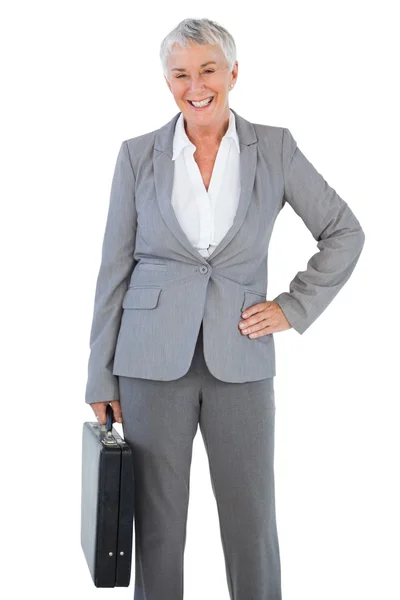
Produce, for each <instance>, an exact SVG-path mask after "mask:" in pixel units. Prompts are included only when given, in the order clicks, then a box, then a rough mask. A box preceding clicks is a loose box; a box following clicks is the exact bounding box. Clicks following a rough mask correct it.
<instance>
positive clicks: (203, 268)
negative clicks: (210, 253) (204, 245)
mask: <svg viewBox="0 0 400 600" xmlns="http://www.w3.org/2000/svg"><path fill="white" fill-rule="evenodd" d="M207 272H208V267H204V266H203V267H200V273H207Z"/></svg>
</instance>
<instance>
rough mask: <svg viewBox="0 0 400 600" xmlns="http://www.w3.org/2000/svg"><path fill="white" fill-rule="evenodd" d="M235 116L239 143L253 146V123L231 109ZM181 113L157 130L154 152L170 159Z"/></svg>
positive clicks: (254, 140) (255, 140) (255, 136)
mask: <svg viewBox="0 0 400 600" xmlns="http://www.w3.org/2000/svg"><path fill="white" fill-rule="evenodd" d="M230 110H231V111H232V112H233V114H234V115H235V120H236V131H237V134H238V138H239V143H240V144H241V145H243V146H250V145H251V144H255V143H256V142H257V135H256V131H255V128H254V125H253V123H250V121H247V119H244V118H243V117H241V116H240V115H238V114H237V112H236V111H234V110H233V108H231V109H230ZM180 115H181V112H178V113H177V114H176V115H175V116H174V117H173V118H172V119H171V120H170V121H168V123H166V124H165V125H163V126H162V127H160V129H158V130H157V134H156V139H155V144H154V147H155V149H156V150H160V152H164V153H165V154H167V155H168V156H169V157H170V158H171V159H172V156H173V141H174V132H175V125H176V122H177V120H178V119H179V117H180Z"/></svg>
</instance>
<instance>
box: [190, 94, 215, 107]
mask: <svg viewBox="0 0 400 600" xmlns="http://www.w3.org/2000/svg"><path fill="white" fill-rule="evenodd" d="M208 97H209V98H210V96H208ZM204 100H206V98H204ZM213 100H214V96H212V97H211V101H210V102H209V103H208V104H206V105H205V106H200V107H197V106H193V104H192V101H191V100H188V101H187V102H188V104H190V106H191V107H192V108H193V109H194V110H204V109H206V108H208V107H209V106H211V104H212V103H213ZM195 102H201V100H195Z"/></svg>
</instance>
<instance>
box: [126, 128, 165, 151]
mask: <svg viewBox="0 0 400 600" xmlns="http://www.w3.org/2000/svg"><path fill="white" fill-rule="evenodd" d="M157 131H158V129H154V130H153V131H149V132H148V133H143V134H142V135H137V136H135V137H132V138H128V139H126V140H124V142H123V143H125V144H126V145H127V146H128V149H129V151H132V152H133V151H134V152H138V151H139V152H141V151H145V150H146V149H147V148H151V147H152V146H153V145H154V140H155V138H156V135H157Z"/></svg>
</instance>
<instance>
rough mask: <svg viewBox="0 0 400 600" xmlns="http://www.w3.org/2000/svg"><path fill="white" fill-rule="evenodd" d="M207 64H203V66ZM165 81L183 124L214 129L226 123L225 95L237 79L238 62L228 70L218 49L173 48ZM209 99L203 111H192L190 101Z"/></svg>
mask: <svg viewBox="0 0 400 600" xmlns="http://www.w3.org/2000/svg"><path fill="white" fill-rule="evenodd" d="M206 63H207V64H206ZM167 66H168V73H167V77H165V80H166V82H167V85H168V87H169V89H170V91H171V93H172V94H173V96H174V100H175V102H176V104H177V105H178V107H179V110H180V111H181V112H182V113H183V117H184V119H185V121H186V122H187V124H189V126H190V125H193V126H195V127H197V126H200V127H201V126H210V125H211V126H212V125H215V126H217V127H218V125H219V124H220V123H221V122H223V121H224V120H226V119H229V102H228V95H229V91H230V89H231V88H230V86H231V85H232V84H233V85H234V84H235V82H236V79H237V75H238V62H237V61H236V62H235V65H234V68H233V70H232V71H229V70H228V65H227V63H226V59H225V56H224V54H223V52H222V50H221V49H220V48H219V46H214V45H196V44H193V45H190V47H189V48H183V47H182V46H178V45H177V44H175V46H174V47H173V48H172V52H171V53H170V54H169V56H168V62H167ZM210 97H212V100H211V103H210V104H209V105H208V106H206V107H204V108H195V107H194V106H193V105H192V104H191V102H190V101H193V100H194V101H196V102H197V101H199V100H205V99H207V98H210Z"/></svg>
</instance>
